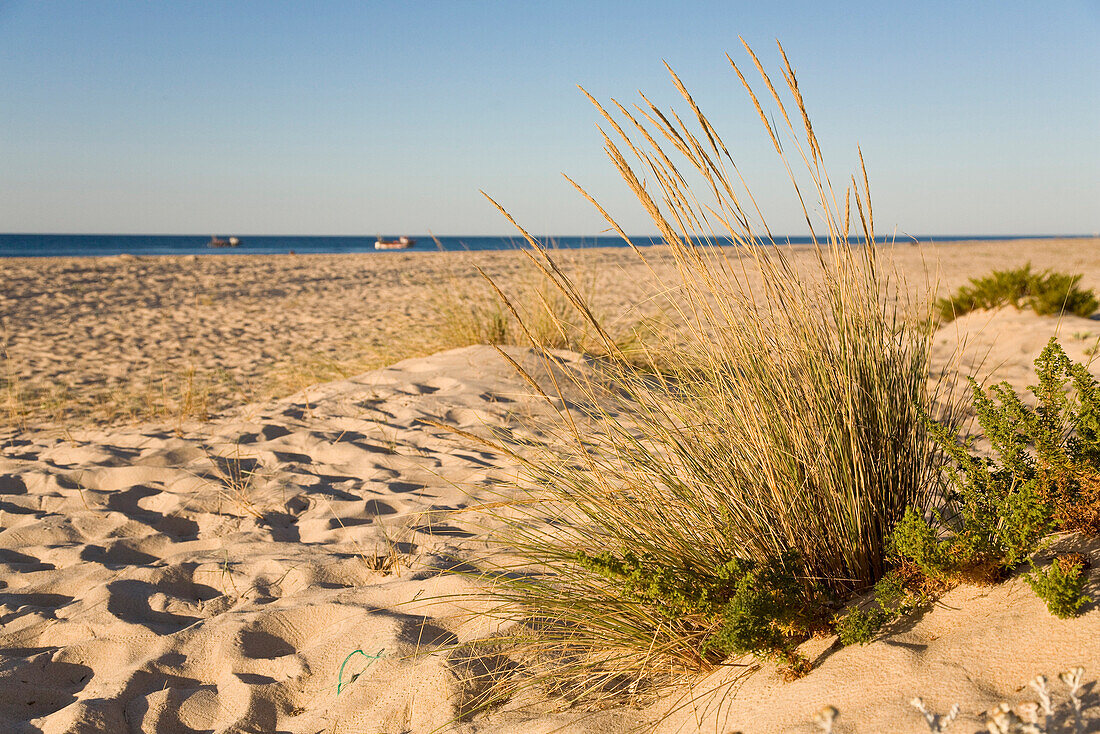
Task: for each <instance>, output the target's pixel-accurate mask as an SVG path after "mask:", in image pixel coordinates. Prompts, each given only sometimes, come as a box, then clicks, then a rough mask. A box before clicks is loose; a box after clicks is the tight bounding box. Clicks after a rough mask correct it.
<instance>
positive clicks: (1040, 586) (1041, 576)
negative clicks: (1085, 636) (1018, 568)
mask: <svg viewBox="0 0 1100 734" xmlns="http://www.w3.org/2000/svg"><path fill="white" fill-rule="evenodd" d="M1084 570H1085V563H1084V560H1083V559H1081V558H1079V557H1076V558H1069V557H1066V556H1062V557H1059V558H1055V559H1054V561H1053V562H1051V564H1050V566H1048V567H1047V568H1046V570H1043V569H1037V568H1035V567H1034V566H1032V572H1031V573H1029V574H1027V575H1025V576H1024V578H1025V579H1026V580H1027V583H1028V585H1029V586H1031V588H1032V590H1033V591H1034V592H1035V595H1036V596H1038V597H1039V598H1040V599H1042V600H1043V601H1045V602H1046V605H1047V609H1048V610H1050V613H1051V614H1053V615H1054V616H1055V617H1058V618H1059V619H1068V618H1069V617H1076V616H1077V613H1078V611H1079V610H1080V609H1081V607H1082V606H1084V604H1085V603H1086V602H1087V601H1088V597H1086V596H1085V594H1084V589H1085V574H1084Z"/></svg>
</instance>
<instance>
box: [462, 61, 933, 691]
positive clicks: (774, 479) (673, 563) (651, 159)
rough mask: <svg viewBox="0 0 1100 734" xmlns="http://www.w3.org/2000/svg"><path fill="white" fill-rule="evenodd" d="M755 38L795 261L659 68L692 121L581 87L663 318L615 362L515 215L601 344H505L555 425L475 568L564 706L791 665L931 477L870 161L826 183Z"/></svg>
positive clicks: (922, 358) (872, 565) (858, 585)
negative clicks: (637, 208)
mask: <svg viewBox="0 0 1100 734" xmlns="http://www.w3.org/2000/svg"><path fill="white" fill-rule="evenodd" d="M746 50H747V51H748V53H749V56H750V58H751V59H752V63H753V65H754V66H755V67H756V69H757V71H758V73H759V75H760V79H761V82H762V84H763V86H764V88H765V89H766V92H765V94H766V95H767V99H768V100H769V108H771V109H770V110H766V109H765V107H764V106H763V105H762V104H761V103H760V97H759V96H758V95H757V93H756V91H755V90H754V89H753V87H752V85H750V84H749V83H748V81H747V80H746V79H745V77H744V75H743V74H742V71H741V69H740V68H739V67H738V66H737V65H736V64H735V63H734V62H733V61H732V59H730V64H731V66H732V68H733V72H734V73H735V74H736V75H737V77H738V79H739V80H740V82H741V83H742V84H743V85H744V88H745V90H746V91H747V92H748V95H749V98H750V100H751V102H752V104H753V106H754V107H755V109H756V111H757V112H758V113H759V117H760V119H761V121H762V122H763V125H764V127H765V130H766V132H767V134H768V137H769V140H770V141H771V143H772V145H773V146H774V148H775V150H776V152H777V153H778V154H779V157H780V161H781V163H782V165H783V167H784V169H785V171H786V172H787V174H788V176H789V178H790V181H791V183H792V184H793V186H794V192H795V195H796V196H797V198H798V201H799V202H800V203H801V204H802V211H803V214H804V216H805V221H806V224H807V227H808V228H809V231H810V234H811V235H812V237H813V244H812V246H811V251H812V253H813V255H814V258H813V262H812V264H811V266H810V267H809V268H802V269H799V268H798V267H796V264H795V260H794V259H793V258H792V253H791V251H790V249H789V246H788V245H787V244H786V243H784V242H781V241H779V240H777V239H776V238H775V237H773V236H772V234H771V231H772V230H771V229H770V227H769V225H768V223H767V221H766V219H765V217H764V214H763V212H762V211H761V210H760V209H759V208H758V207H757V206H756V203H755V200H754V199H753V197H752V194H751V192H750V191H749V189H748V187H747V185H746V184H745V182H744V181H743V180H742V179H741V177H740V174H739V172H738V169H737V166H736V164H735V163H734V161H733V158H732V157H731V155H730V153H729V151H728V149H727V147H726V145H725V143H724V142H723V141H722V138H721V137H720V135H719V133H718V131H717V130H716V129H715V127H714V126H713V125H712V124H711V122H710V120H709V119H708V118H707V117H706V116H705V115H704V114H703V112H702V111H701V109H700V108H699V107H698V106H697V104H696V102H695V100H694V99H693V98H692V96H691V94H690V93H689V92H688V90H687V88H686V87H685V85H684V84H682V82H681V81H680V79H679V78H678V77H677V76H676V74H675V73H672V72H671V70H670V73H671V77H672V81H673V84H674V85H675V87H676V89H677V90H678V91H679V93H680V95H681V96H682V98H683V100H684V102H685V103H686V105H687V108H688V114H687V115H685V116H684V117H681V115H680V114H679V113H677V112H676V111H673V110H662V109H660V108H658V107H657V106H656V105H653V104H652V103H650V102H649V101H648V99H647V98H646V97H645V96H644V95H643V96H642V99H641V103H639V104H638V105H635V106H634V107H633V108H632V109H628V108H627V107H625V106H623V105H621V104H619V103H618V102H614V101H613V102H612V103H611V105H607V106H605V105H601V104H600V103H598V102H596V101H595V100H594V99H593V100H592V101H593V103H594V104H595V105H596V108H597V109H598V110H599V112H600V113H601V114H602V115H603V117H604V120H605V121H606V128H607V129H606V130H605V131H604V143H605V150H606V152H607V154H608V156H609V157H610V159H611V161H612V162H613V164H614V165H615V167H616V169H617V170H618V172H619V173H620V174H621V176H622V178H623V179H624V181H625V182H626V183H627V185H628V186H629V187H630V189H631V191H632V192H633V193H634V194H635V196H636V197H637V198H638V200H639V202H640V203H641V204H642V206H643V207H644V208H645V210H646V211H647V212H648V213H649V215H650V217H651V218H652V221H653V223H654V224H655V226H656V227H657V229H658V230H659V232H660V233H661V236H662V238H663V240H664V244H665V246H666V247H667V248H668V250H669V251H670V252H671V254H672V257H673V258H674V261H675V266H676V270H677V273H678V278H677V279H675V280H668V281H666V280H662V279H661V278H660V277H659V276H658V274H657V271H656V269H653V271H652V272H653V277H654V287H653V290H654V293H655V294H657V295H656V296H655V298H661V299H663V304H662V310H663V311H664V313H666V314H667V315H668V318H669V319H670V320H671V321H673V322H675V323H677V324H678V326H679V328H678V330H677V333H676V334H675V335H674V336H670V337H669V338H660V337H653V338H651V340H650V341H649V342H648V343H647V344H646V345H645V346H644V347H643V348H642V349H641V350H640V352H637V351H636V352H635V353H634V354H633V355H631V358H629V359H627V358H622V357H623V350H622V349H621V348H620V347H619V345H618V344H617V343H616V340H615V338H614V337H613V336H612V335H611V334H610V333H608V331H607V330H606V329H605V328H604V327H603V325H602V324H601V321H600V319H599V318H597V316H596V315H595V314H593V313H592V311H591V309H590V307H589V305H588V303H587V301H586V299H585V297H584V294H583V293H582V292H581V290H580V289H579V288H578V287H577V285H576V283H575V282H574V281H573V280H572V279H571V278H570V277H569V274H568V273H566V272H564V271H563V270H562V269H561V268H560V267H559V266H558V264H557V262H556V261H555V258H554V256H553V253H551V252H549V251H547V250H546V249H545V248H543V247H542V246H541V245H540V243H539V242H537V241H536V240H535V239H534V238H532V237H530V236H529V235H528V234H527V233H526V232H524V230H523V229H522V228H520V231H521V232H523V234H524V236H525V238H526V239H527V241H528V243H529V244H530V245H531V249H530V250H527V251H525V252H526V254H527V256H528V257H529V259H530V261H531V262H532V264H534V265H535V267H537V268H538V269H539V271H540V272H541V273H542V275H543V276H544V277H545V278H546V279H547V280H548V281H549V282H550V283H552V284H554V286H555V287H556V288H557V289H558V290H559V291H560V292H561V293H562V294H564V295H565V297H566V298H567V299H568V300H569V302H570V304H571V305H572V306H573V308H574V310H575V312H576V314H579V315H580V317H581V318H583V319H584V320H585V321H586V322H587V323H588V324H589V326H590V327H591V330H592V332H593V334H594V337H595V339H596V340H598V342H599V343H600V345H601V347H602V350H603V353H604V354H605V355H606V356H607V357H608V358H607V359H603V360H598V361H596V362H595V363H593V366H592V369H591V370H588V371H583V370H582V371H579V372H575V373H574V379H569V376H568V374H566V373H565V372H562V370H561V369H560V368H558V366H557V365H556V364H554V363H553V361H552V359H551V357H549V356H547V361H546V367H547V370H546V373H547V374H546V375H544V376H543V377H542V381H541V382H540V380H539V376H538V375H536V374H533V373H532V372H531V371H530V370H528V369H526V368H524V367H522V366H521V365H520V364H519V363H518V362H514V365H515V367H516V368H517V369H518V370H519V371H520V373H521V374H522V375H523V376H524V378H525V379H526V380H527V381H528V383H529V384H530V385H531V387H532V389H533V390H535V391H536V392H537V393H538V394H540V395H542V397H543V398H544V399H545V402H546V404H547V405H548V406H549V408H550V409H551V411H552V412H554V414H555V415H556V416H557V417H556V419H551V420H550V421H549V422H548V423H546V424H544V425H539V426H538V427H539V428H540V429H541V430H542V431H543V433H551V434H553V435H554V437H555V438H554V440H552V441H551V442H550V447H549V448H548V449H547V451H546V452H542V453H540V452H537V451H516V452H515V453H514V455H515V456H516V458H517V459H518V460H519V461H520V462H522V464H523V466H524V468H525V470H526V479H527V483H526V484H525V485H524V488H523V489H522V490H521V492H520V496H519V498H517V499H514V500H512V501H506V502H504V503H502V505H503V508H504V509H501V506H499V505H498V506H497V508H496V509H493V510H491V512H492V513H493V514H494V516H495V520H496V521H497V522H498V523H502V524H503V525H504V528H503V529H502V530H497V532H496V535H495V538H496V541H497V542H496V544H495V548H496V550H497V551H499V555H496V556H491V557H489V558H486V559H484V561H483V566H484V567H485V569H486V571H487V574H488V576H491V577H492V578H493V579H495V583H494V585H493V588H492V593H494V594H496V595H497V596H498V597H500V598H502V599H503V600H504V605H503V606H502V608H501V612H502V613H507V614H511V615H512V617H513V619H515V620H516V622H517V625H516V627H515V628H514V636H515V639H516V640H517V643H522V644H521V646H522V647H525V648H526V649H527V650H528V652H530V654H531V655H533V656H534V657H536V658H538V659H540V660H541V661H542V663H541V664H540V665H541V667H538V666H536V667H537V670H538V671H539V673H538V675H539V676H540V677H541V679H542V680H553V681H555V685H556V686H557V690H559V691H562V690H564V689H565V688H566V686H565V684H563V683H561V681H563V680H572V681H578V682H577V683H576V684H575V685H573V687H572V688H570V689H569V691H568V693H567V694H563V695H568V696H569V697H571V698H590V697H597V698H599V697H601V696H605V695H619V694H621V693H623V692H631V691H635V690H638V688H639V685H640V683H641V682H642V681H653V680H657V681H660V680H665V681H667V680H669V679H672V678H675V677H677V676H678V675H679V674H682V673H685V672H691V671H699V670H705V669H707V668H710V667H712V666H714V665H717V664H720V663H722V662H723V661H726V660H728V659H729V658H731V657H733V656H739V655H743V654H746V653H755V654H756V655H757V656H762V657H765V658H773V659H776V660H778V661H780V662H781V663H782V664H783V665H784V666H785V667H786V669H787V670H788V671H789V672H790V673H791V674H793V675H798V674H801V673H804V672H805V671H806V669H807V668H808V661H806V660H805V659H803V658H801V656H799V655H798V654H797V652H796V651H795V647H796V645H797V644H798V643H799V642H800V641H802V640H804V639H805V638H806V637H807V636H808V635H810V634H812V633H814V632H816V631H817V630H820V629H823V628H825V627H827V626H828V624H829V620H830V619H831V617H832V610H835V609H836V608H839V603H840V602H841V601H842V600H844V599H846V598H849V597H850V596H851V595H853V594H854V593H857V592H860V591H862V590H864V589H866V588H868V587H869V586H871V585H872V584H874V583H875V581H876V580H878V579H879V578H880V577H881V576H882V575H883V573H884V571H885V564H886V561H885V556H886V553H885V551H886V538H887V536H888V534H889V532H890V530H891V529H892V528H893V526H894V525H895V523H896V522H897V521H898V520H899V519H901V517H902V515H903V513H904V511H905V508H906V507H909V506H916V507H928V506H929V504H930V502H931V501H932V499H933V497H934V495H935V493H936V491H937V488H938V486H939V480H940V474H941V471H940V470H941V465H942V462H943V454H942V451H941V449H940V448H939V447H938V446H937V445H936V443H935V442H934V441H933V440H932V437H931V436H930V435H929V430H928V426H929V424H928V418H929V416H930V415H932V414H933V413H934V412H935V406H936V405H937V399H938V398H940V397H943V395H942V394H941V393H943V392H944V391H945V390H946V386H944V385H942V384H939V383H935V382H931V383H930V382H929V374H928V364H929V350H930V326H929V324H930V320H929V319H927V314H921V313H910V312H908V311H907V310H906V306H905V304H903V303H899V301H898V300H897V299H896V296H897V295H898V294H900V293H904V292H905V289H904V287H897V286H898V285H899V284H898V283H897V282H896V281H895V276H893V275H891V274H890V273H889V272H888V271H886V270H884V269H883V268H882V267H881V265H880V263H879V259H878V253H877V248H876V246H875V244H874V243H875V239H874V222H873V215H872V207H871V199H870V190H869V185H868V180H867V176H866V172H865V170H863V169H862V155H861V156H860V159H861V172H860V175H859V177H858V178H856V177H854V176H853V177H852V178H851V179H850V181H849V182H848V184H847V185H846V186H845V187H844V189H843V191H842V192H840V193H839V194H838V193H836V191H835V190H834V188H833V186H832V184H831V182H830V180H829V177H828V175H827V173H826V171H825V165H824V160H823V154H822V151H821V148H820V145H819V143H818V140H817V136H816V135H815V133H814V130H813V127H812V125H811V123H810V119H809V116H808V114H807V113H806V110H805V105H804V103H803V99H802V95H801V91H800V89H799V86H798V82H797V79H796V76H795V72H794V69H793V68H792V67H791V65H790V64H789V62H788V61H787V58H786V55H785V54H782V47H780V52H781V55H782V67H781V73H782V77H783V80H784V82H785V90H784V91H785V92H786V95H781V94H780V91H779V89H777V88H776V86H775V85H774V84H773V82H772V79H771V78H770V76H769V75H768V74H767V73H766V72H765V70H764V68H763V66H762V65H761V64H760V62H759V61H758V59H757V57H756V55H755V54H754V53H753V52H752V50H751V49H749V48H748V46H747V45H746ZM727 58H728V57H727ZM590 99H591V98H590ZM769 112H770V114H769ZM685 119H686V120H689V121H691V122H690V124H689V123H688V122H685ZM773 119H776V120H778V121H779V122H778V123H776V124H774V125H773V122H772V120H773ZM781 140H782V141H783V142H781ZM785 146H790V147H789V148H786V147H785ZM795 156H796V157H797V159H800V160H801V162H802V164H803V166H802V171H801V172H800V173H799V174H797V175H796V174H795V172H794V168H793V167H792V165H791V160H792V157H795ZM578 189H580V187H579V186H578ZM581 191H582V194H584V195H585V196H586V197H588V198H589V200H590V201H592V203H593V204H594V205H595V206H596V207H597V208H598V209H599V211H600V212H601V213H602V214H603V215H604V216H605V218H606V219H607V221H608V223H609V225H610V227H611V228H612V229H613V230H614V231H616V232H617V233H618V234H619V235H620V236H621V237H622V238H623V239H624V240H625V241H626V243H627V244H629V245H630V246H632V247H634V243H633V242H632V241H631V239H630V237H628V236H627V235H626V234H625V233H624V232H623V229H622V227H620V226H619V224H618V223H617V222H616V220H615V219H614V218H613V217H612V215H610V214H609V213H607V212H606V211H605V210H604V209H603V208H602V207H600V205H599V204H597V203H596V202H595V200H594V199H592V197H590V196H589V195H588V194H587V193H585V192H584V191H583V190H581ZM811 201H813V202H814V203H813V204H811V203H810V202H811ZM853 204H854V207H853V206H852V205H853ZM501 211H502V212H503V211H504V210H503V209H501ZM505 216H508V215H507V213H506V212H505ZM509 219H511V218H510V217H509ZM513 224H515V222H514V221H513ZM517 227H518V225H517ZM634 250H635V252H636V254H637V256H638V257H639V258H641V259H642V261H643V262H648V260H647V254H646V251H645V250H643V249H641V248H638V247H634ZM501 295H502V297H503V303H504V306H505V308H506V309H508V311H509V312H510V313H512V314H513V315H514V316H516V317H517V323H519V324H520V325H521V328H522V326H523V323H524V321H523V319H522V318H519V314H518V309H516V308H515V307H514V302H513V300H512V299H511V298H510V296H508V295H504V294H503V293H502V294H501ZM531 341H532V343H535V344H536V345H537V342H536V341H535V340H531ZM502 354H505V356H506V357H507V358H509V359H511V357H510V356H509V355H508V354H507V353H506V352H504V351H502ZM948 404H950V401H948ZM566 406H573V407H575V408H576V409H575V410H569V409H568V407H566ZM938 417H939V418H940V419H941V420H945V421H947V422H950V421H951V420H952V416H951V415H940V416H938ZM500 447H501V448H504V449H506V450H509V449H508V447H507V446H504V445H503V444H501V446H500Z"/></svg>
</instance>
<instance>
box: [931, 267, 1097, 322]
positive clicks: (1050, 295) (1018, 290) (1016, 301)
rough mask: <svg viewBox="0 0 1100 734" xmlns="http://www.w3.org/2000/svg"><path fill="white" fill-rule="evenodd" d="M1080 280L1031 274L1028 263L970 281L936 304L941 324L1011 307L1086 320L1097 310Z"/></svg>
mask: <svg viewBox="0 0 1100 734" xmlns="http://www.w3.org/2000/svg"><path fill="white" fill-rule="evenodd" d="M1080 283H1081V276H1080V275H1070V274H1068V273H1060V272H1055V271H1051V270H1044V271H1041V272H1034V271H1032V269H1031V263H1028V264H1026V265H1023V266H1022V267H1019V268H1015V269H1012V270H994V271H993V272H992V273H990V274H989V275H986V276H984V277H981V278H971V279H970V285H964V286H962V287H961V288H959V289H958V291H956V292H955V293H954V294H953V295H951V296H949V297H946V298H941V299H939V300H938V301H937V302H936V309H937V311H938V313H939V317H940V320H941V321H942V322H944V323H946V322H948V321H953V320H954V319H957V318H958V317H959V316H962V315H963V314H967V313H970V312H971V311H975V310H977V309H983V308H984V309H989V308H997V307H999V306H1007V305H1012V306H1015V307H1016V308H1030V309H1031V310H1033V311H1034V312H1035V313H1037V314H1039V315H1040V316H1047V315H1050V314H1061V313H1070V314H1073V315H1075V316H1081V317H1088V316H1091V315H1092V314H1094V313H1095V312H1096V309H1097V308H1098V307H1100V302H1098V301H1097V300H1096V294H1095V293H1093V291H1092V289H1084V288H1081V287H1080Z"/></svg>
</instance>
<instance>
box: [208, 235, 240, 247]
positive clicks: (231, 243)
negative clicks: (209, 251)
mask: <svg viewBox="0 0 1100 734" xmlns="http://www.w3.org/2000/svg"><path fill="white" fill-rule="evenodd" d="M206 246H207V247H240V246H241V241H240V240H239V239H237V238H236V237H230V238H229V239H227V240H221V239H218V236H217V235H214V236H213V237H211V238H210V241H209V242H207V243H206Z"/></svg>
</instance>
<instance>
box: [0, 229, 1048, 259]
mask: <svg viewBox="0 0 1100 734" xmlns="http://www.w3.org/2000/svg"><path fill="white" fill-rule="evenodd" d="M1043 236H1044V235H1026V236H1024V235H1018V236H1017V235H1013V236H1003V235H999V236H974V235H951V236H916V237H913V236H905V237H897V238H894V237H889V238H883V241H885V242H889V241H895V242H900V243H906V242H913V241H915V240H919V241H921V242H936V243H949V242H961V241H972V240H988V241H1000V240H1005V241H1007V240H1014V239H1022V238H1025V237H1026V238H1027V239H1032V238H1038V237H1043ZM1051 236H1055V235H1051ZM1057 236H1060V237H1061V236H1064V235H1057ZM236 237H237V238H238V239H239V240H240V245H239V246H238V247H231V248H212V247H209V246H208V243H209V242H210V239H211V238H210V235H133V234H125V235H123V234H118V235H114V234H0V257H107V256H111V255H123V254H129V255H280V254H281V255H285V254H288V253H291V252H294V253H297V254H299V255H306V254H320V253H329V254H334V253H351V252H361V253H371V254H374V255H377V256H378V257H385V256H387V255H392V254H393V252H395V251H392V250H381V251H380V250H375V249H374V242H375V240H376V239H377V237H376V236H374V235H372V236H369V237H355V236H339V237H327V236H303V235H279V236H272V235H247V234H243V235H236ZM413 237H414V239H415V240H416V244H415V246H414V247H413V248H412V249H411V250H404V252H425V251H429V252H430V251H433V250H449V251H457V250H510V249H516V248H521V247H524V246H525V245H524V241H523V239H522V238H520V237H518V236H507V237H455V236H448V237H432V236H430V235H421V236H415V235H414V236H413ZM387 238H389V237H387ZM222 239H227V236H226V235H223V236H222ZM538 239H539V241H540V242H542V243H544V244H546V245H548V246H550V247H553V248H562V249H580V248H591V247H625V246H626V244H625V243H624V242H623V240H622V239H621V238H619V237H603V236H601V237H576V236H547V237H539V238H538ZM781 241H784V242H786V241H789V242H791V243H792V244H809V242H810V238H808V237H790V238H782V239H781ZM634 243H635V244H636V245H639V246H648V245H653V244H660V239H658V238H656V237H638V238H636V239H634Z"/></svg>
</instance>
